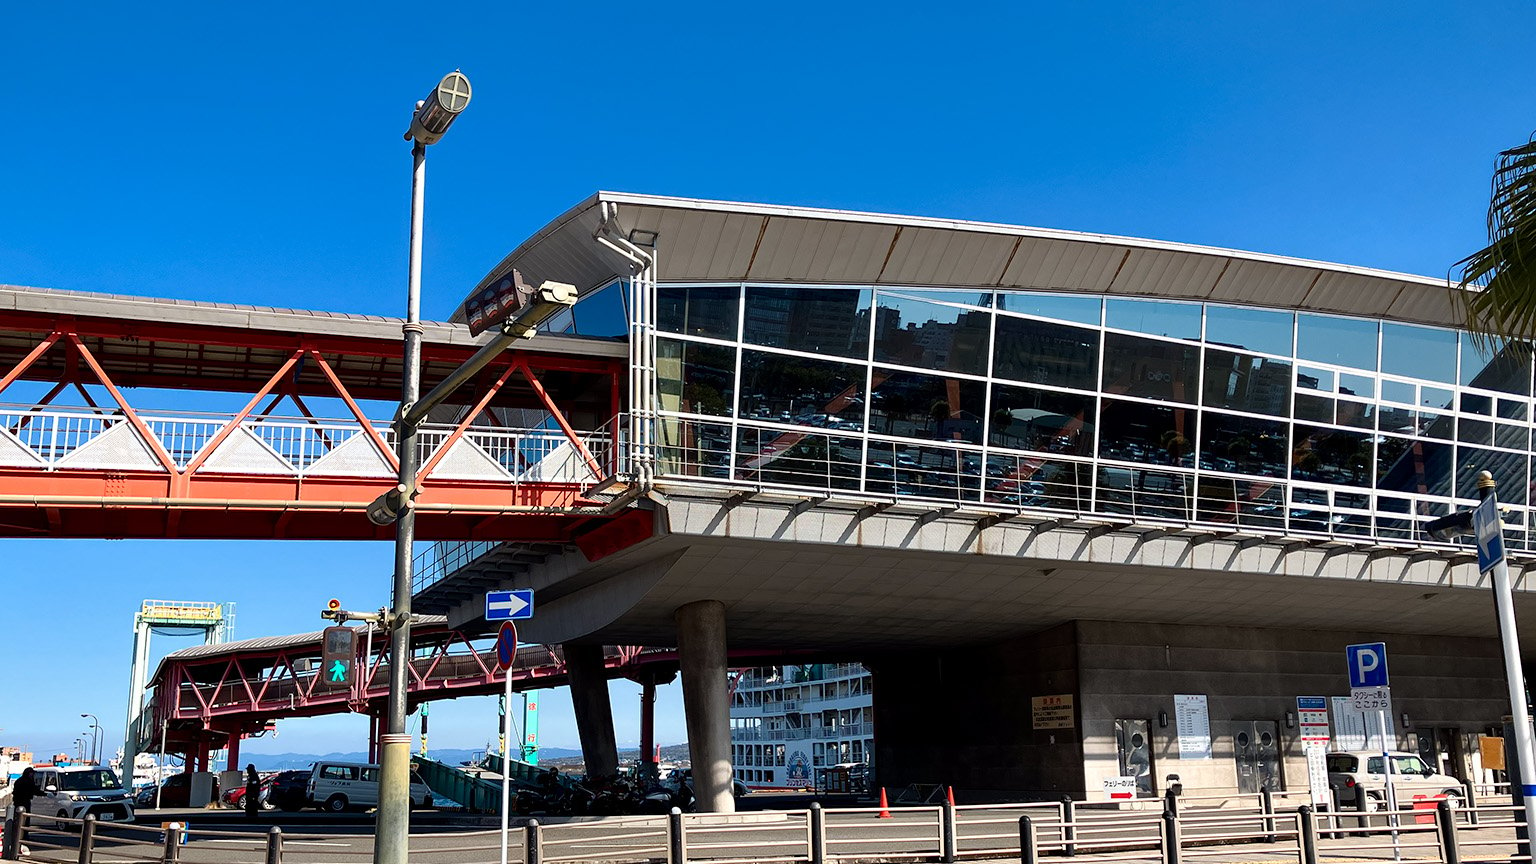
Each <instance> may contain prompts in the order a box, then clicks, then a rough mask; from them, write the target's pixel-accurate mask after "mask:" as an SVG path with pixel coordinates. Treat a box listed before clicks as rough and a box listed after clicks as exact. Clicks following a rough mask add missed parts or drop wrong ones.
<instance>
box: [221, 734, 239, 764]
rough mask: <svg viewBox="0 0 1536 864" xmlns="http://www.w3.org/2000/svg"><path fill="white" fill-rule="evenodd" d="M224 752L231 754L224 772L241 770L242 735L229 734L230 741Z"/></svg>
mask: <svg viewBox="0 0 1536 864" xmlns="http://www.w3.org/2000/svg"><path fill="white" fill-rule="evenodd" d="M224 750H225V752H227V753H228V754H229V761H228V762H225V763H224V770H226V771H239V770H240V733H239V732H231V733H229V741H228V742H226V743H225V744H224Z"/></svg>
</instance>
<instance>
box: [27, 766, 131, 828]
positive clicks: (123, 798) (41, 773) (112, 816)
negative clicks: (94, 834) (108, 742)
mask: <svg viewBox="0 0 1536 864" xmlns="http://www.w3.org/2000/svg"><path fill="white" fill-rule="evenodd" d="M37 784H38V785H39V786H40V787H42V790H43V792H42V794H41V795H38V796H37V797H36V798H33V799H32V812H34V813H36V814H37V815H39V816H62V817H65V818H67V819H84V818H85V817H86V815H88V814H94V815H95V816H96V818H97V819H98V820H100V821H103V822H132V821H133V801H132V800H131V799H130V798H129V797H128V793H127V792H124V791H123V784H122V782H121V781H119V780H118V779H117V773H116V772H115V771H112V770H111V769H109V768H100V767H97V766H95V765H58V766H48V767H43V768H38V769H37Z"/></svg>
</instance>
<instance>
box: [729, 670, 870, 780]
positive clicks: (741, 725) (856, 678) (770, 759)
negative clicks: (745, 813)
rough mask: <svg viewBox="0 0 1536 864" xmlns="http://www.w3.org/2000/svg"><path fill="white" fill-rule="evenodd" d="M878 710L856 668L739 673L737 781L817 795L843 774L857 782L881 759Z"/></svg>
mask: <svg viewBox="0 0 1536 864" xmlns="http://www.w3.org/2000/svg"><path fill="white" fill-rule="evenodd" d="M873 706H874V690H873V687H872V685H871V676H870V674H869V670H868V669H865V668H864V667H863V666H860V665H859V664H857V663H812V664H806V665H803V666H763V667H757V668H753V669H744V670H741V671H739V672H738V673H737V674H736V677H735V680H734V691H733V693H732V697H731V761H732V764H733V765H734V766H735V772H736V779H737V780H740V781H741V782H742V783H744V784H746V786H747V787H748V788H751V789H816V788H820V787H823V786H825V783H821V782H819V781H821V780H823V779H824V778H825V776H826V773H827V769H829V768H833V767H837V768H838V769H840V773H841V774H842V775H843V776H844V777H848V776H850V775H851V776H852V777H853V778H854V779H855V783H857V782H858V781H859V780H861V779H862V778H863V777H865V776H868V774H869V772H870V770H871V768H872V763H873V761H874V757H875V728H874V710H873ZM849 791H862V790H859V789H852V790H849Z"/></svg>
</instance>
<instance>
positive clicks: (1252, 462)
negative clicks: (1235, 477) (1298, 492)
mask: <svg viewBox="0 0 1536 864" xmlns="http://www.w3.org/2000/svg"><path fill="white" fill-rule="evenodd" d="M1288 426H1289V424H1287V423H1285V422H1284V421H1280V420H1261V419H1258V418H1256V417H1238V416H1235V415H1232V414H1222V413H1219V412H1216V411H1206V412H1205V413H1204V414H1203V415H1202V416H1201V419H1200V467H1201V468H1204V469H1205V470H1207V471H1226V472H1228V473H1233V474H1254V475H1258V476H1260V477H1284V476H1285V457H1286V451H1287V450H1288V449H1289V445H1290V429H1289V428H1288Z"/></svg>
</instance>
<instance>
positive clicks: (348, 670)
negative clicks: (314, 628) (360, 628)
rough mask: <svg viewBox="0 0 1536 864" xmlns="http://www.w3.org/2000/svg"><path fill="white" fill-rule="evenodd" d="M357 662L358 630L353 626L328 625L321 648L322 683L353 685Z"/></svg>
mask: <svg viewBox="0 0 1536 864" xmlns="http://www.w3.org/2000/svg"><path fill="white" fill-rule="evenodd" d="M356 663H357V631H356V630H353V629H352V628H351V627H327V628H325V636H324V640H323V642H322V644H321V649H320V683H321V684H322V685H323V686H326V687H350V686H352V670H353V668H354V667H355V666H356Z"/></svg>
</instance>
